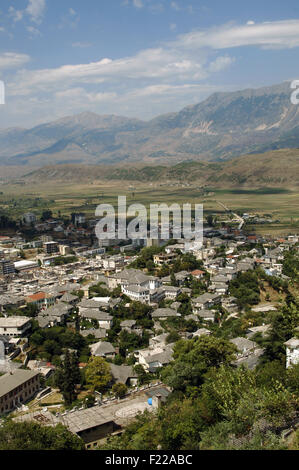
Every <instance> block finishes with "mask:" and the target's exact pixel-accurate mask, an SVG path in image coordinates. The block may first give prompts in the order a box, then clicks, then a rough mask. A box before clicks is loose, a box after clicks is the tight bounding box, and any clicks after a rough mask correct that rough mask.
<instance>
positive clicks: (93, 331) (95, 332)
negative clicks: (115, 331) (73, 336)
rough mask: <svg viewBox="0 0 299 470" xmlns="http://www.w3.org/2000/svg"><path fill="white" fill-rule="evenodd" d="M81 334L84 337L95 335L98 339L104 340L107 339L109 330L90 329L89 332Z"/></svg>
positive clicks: (84, 331)
mask: <svg viewBox="0 0 299 470" xmlns="http://www.w3.org/2000/svg"><path fill="white" fill-rule="evenodd" d="M80 334H81V335H82V336H84V337H86V336H88V335H93V336H94V337H95V338H97V339H102V338H106V336H107V330H105V328H98V329H95V328H89V329H88V330H81V331H80Z"/></svg>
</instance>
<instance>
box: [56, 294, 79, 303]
mask: <svg viewBox="0 0 299 470" xmlns="http://www.w3.org/2000/svg"><path fill="white" fill-rule="evenodd" d="M60 300H61V302H67V303H70V302H73V301H74V300H79V298H78V297H77V296H76V295H73V294H70V293H69V292H66V293H65V294H64V295H63V296H62V297H61V299H60Z"/></svg>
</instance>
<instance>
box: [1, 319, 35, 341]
mask: <svg viewBox="0 0 299 470" xmlns="http://www.w3.org/2000/svg"><path fill="white" fill-rule="evenodd" d="M30 329H31V321H30V318H28V317H7V318H5V317H3V318H0V335H5V336H9V337H11V338H15V337H19V336H24V335H25V334H26V333H27V332H28V331H29V330H30Z"/></svg>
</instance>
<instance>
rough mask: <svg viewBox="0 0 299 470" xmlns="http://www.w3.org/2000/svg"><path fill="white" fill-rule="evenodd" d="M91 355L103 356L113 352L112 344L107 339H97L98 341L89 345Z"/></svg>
mask: <svg viewBox="0 0 299 470" xmlns="http://www.w3.org/2000/svg"><path fill="white" fill-rule="evenodd" d="M90 349H91V352H92V355H93V356H105V355H106V354H113V353H115V352H116V351H115V349H114V346H113V345H112V344H111V343H108V341H99V342H98V343H95V344H92V345H91V346H90Z"/></svg>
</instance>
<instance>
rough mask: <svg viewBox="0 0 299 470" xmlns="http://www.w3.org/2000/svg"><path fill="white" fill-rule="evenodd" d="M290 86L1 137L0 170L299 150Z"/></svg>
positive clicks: (298, 119)
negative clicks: (151, 114)
mask: <svg viewBox="0 0 299 470" xmlns="http://www.w3.org/2000/svg"><path fill="white" fill-rule="evenodd" d="M291 92H292V90H291V88H290V83H289V82H285V83H282V84H280V85H274V86H271V87H264V88H259V89H248V90H243V91H237V92H232V93H214V94H213V95H211V96H210V97H209V98H207V99H206V100H204V101H203V102H201V103H199V104H196V105H192V106H187V107H185V108H184V109H182V110H181V111H180V112H178V113H169V114H165V115H161V116H158V117H156V118H154V119H152V120H150V121H147V122H145V121H142V120H139V119H131V118H126V117H122V116H114V115H97V114H94V113H90V112H84V113H81V114H79V115H75V116H69V117H65V118H63V119H59V120H57V121H54V122H50V123H47V124H42V125H39V126H36V127H34V128H32V129H20V128H15V129H7V130H0V165H15V166H18V165H28V166H35V167H36V166H38V167H42V166H45V165H52V164H95V165H97V164H117V163H120V162H143V163H147V164H152V163H155V164H166V165H168V164H174V163H176V162H179V161H184V160H190V159H191V160H200V161H217V160H218V161H219V160H226V159H229V158H231V157H234V156H237V155H242V154H243V155H244V154H249V153H258V152H263V151H266V150H272V149H280V148H297V147H299V106H296V105H294V104H292V103H291V100H290V97H291Z"/></svg>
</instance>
